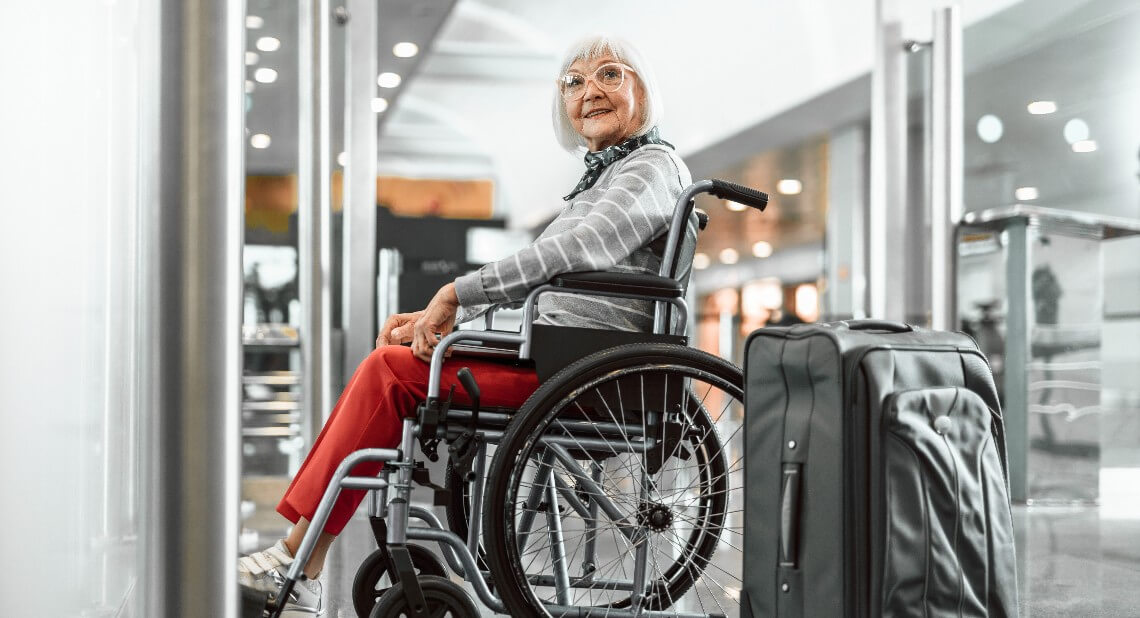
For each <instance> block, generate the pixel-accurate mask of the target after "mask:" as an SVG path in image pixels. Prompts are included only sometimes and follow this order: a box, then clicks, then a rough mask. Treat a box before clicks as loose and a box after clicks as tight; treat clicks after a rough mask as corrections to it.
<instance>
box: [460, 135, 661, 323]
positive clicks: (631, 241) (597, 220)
mask: <svg viewBox="0 0 1140 618" xmlns="http://www.w3.org/2000/svg"><path fill="white" fill-rule="evenodd" d="M617 165H620V167H619V168H618V169H616V170H615V171H614V177H613V179H612V180H611V181H610V186H609V188H608V189H606V191H605V192H604V193H603V194H602V195H601V197H599V198H598V199H597V201H595V202H594V203H593V206H592V208H591V209H590V211H589V212H588V213H587V214H586V216H585V217H583V218H582V219H580V220H579V221H578V223H577V224H576V225H574V226H573V227H571V228H569V229H566V230H563V231H561V232H559V233H557V234H552V235H549V236H546V235H544V236H540V237H539V238H538V240H536V241H535V242H534V243H532V244H531V245H529V246H527V247H525V248H523V249H522V250H520V251H518V252H517V253H515V254H514V255H511V256H508V257H506V258H504V259H502V260H499V261H496V262H490V263H488V264H485V265H483V267H481V268H480V269H479V270H477V271H475V272H473V273H469V274H467V275H464V276H462V277H459V278H458V279H456V280H455V292H456V295H457V296H458V297H459V302H460V305H461V306H463V307H471V308H474V307H475V306H477V305H486V304H498V303H509V302H518V301H521V300H524V299H525V298H526V295H527V293H528V292H529V291H530V290H531V289H533V288H535V287H537V286H538V285H541V284H543V283H545V282H547V281H549V280H550V278H551V277H554V276H555V275H559V274H562V273H567V272H578V271H590V270H607V269H609V268H610V267H612V266H613V265H614V264H617V263H618V262H620V261H621V260H623V259H625V258H626V257H627V256H629V255H630V254H631V253H633V252H634V251H635V250H637V249H638V248H640V247H642V246H643V245H645V244H648V243H649V242H650V241H651V240H653V239H654V238H656V237H657V236H659V235H660V234H661V233H662V232H664V231H665V230H666V229H667V228H668V226H669V222H670V220H671V219H672V215H673V205H674V200H675V199H676V197H677V195H679V193H680V190H681V187H680V186H679V185H680V181H679V178H678V170H677V167H676V164H675V163H674V162H673V160H672V159H671V158H670V156H669V154H668V153H667V152H663V151H661V150H658V149H651V148H646V149H644V150H639V151H637V152H634V153H633V154H631V155H629V156H628V157H626V158H625V159H623V160H622V161H620V162H619V163H618V164H617ZM469 313H472V312H467V311H465V312H464V315H468V314H469ZM476 315H477V314H476ZM470 317H474V315H471V316H470ZM468 319H470V318H468Z"/></svg>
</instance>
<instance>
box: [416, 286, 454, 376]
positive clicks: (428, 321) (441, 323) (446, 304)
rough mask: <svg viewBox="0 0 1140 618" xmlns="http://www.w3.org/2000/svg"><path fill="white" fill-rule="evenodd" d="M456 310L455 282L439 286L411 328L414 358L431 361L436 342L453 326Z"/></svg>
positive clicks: (426, 361)
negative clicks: (437, 334)
mask: <svg viewBox="0 0 1140 618" xmlns="http://www.w3.org/2000/svg"><path fill="white" fill-rule="evenodd" d="M458 311H459V297H457V296H456V295H455V284H454V283H448V284H447V285H445V286H443V287H442V288H439V291H438V292H436V293H435V297H434V298H432V299H431V302H430V303H428V306H427V308H425V309H424V310H423V311H421V312H420V316H419V318H418V319H417V320H416V323H415V328H414V329H413V332H414V334H413V337H412V353H413V354H415V355H416V358H418V359H420V360H422V361H424V362H425V363H430V362H431V355H432V352H434V351H435V346H436V344H437V343H439V340H440V339H442V338H443V337H444V336H445V335H447V334H448V333H450V332H451V331H452V329H454V328H455V314H456V312H458ZM436 333H439V336H436Z"/></svg>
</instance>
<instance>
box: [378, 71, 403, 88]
mask: <svg viewBox="0 0 1140 618" xmlns="http://www.w3.org/2000/svg"><path fill="white" fill-rule="evenodd" d="M376 85H377V86H380V87H381V88H395V87H396V86H399V85H400V76H399V75H397V74H396V73H381V74H380V76H379V77H377V78H376Z"/></svg>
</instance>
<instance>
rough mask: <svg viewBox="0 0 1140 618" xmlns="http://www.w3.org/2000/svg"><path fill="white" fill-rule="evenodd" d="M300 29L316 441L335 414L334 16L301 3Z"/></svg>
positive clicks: (301, 168) (300, 218)
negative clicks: (331, 51)
mask: <svg viewBox="0 0 1140 618" xmlns="http://www.w3.org/2000/svg"><path fill="white" fill-rule="evenodd" d="M298 15H299V17H300V19H299V22H300V27H299V33H298V34H299V36H298V41H299V46H298V47H299V48H298V55H299V62H298V84H299V86H298V93H299V95H300V101H299V110H300V125H299V127H298V134H297V135H298V140H297V141H298V146H299V148H300V152H299V153H298V154H299V159H298V166H297V167H298V179H297V194H298V195H297V197H298V200H297V223H298V245H299V246H298V248H297V249H298V258H299V260H298V261H299V265H300V273H299V284H300V292H301V312H302V321H301V325H302V326H301V368H302V372H303V378H302V380H303V383H302V387H301V388H302V397H303V401H304V406H303V409H304V413H305V418H306V419H308V428H309V438H310V440H311V439H312V438H313V436H315V435H316V433H317V431H319V430H320V427H321V425H323V424H324V419H325V415H327V414H329V412H330V411H331V410H332V401H331V396H330V388H329V385H330V383H331V381H332V380H331V366H330V362H329V361H330V357H331V355H332V351H331V348H330V344H329V341H330V338H331V332H332V325H331V320H330V317H331V316H330V315H329V314H330V312H331V292H330V289H329V286H330V278H329V272H330V267H329V262H330V259H329V258H330V249H329V227H330V219H331V212H330V210H331V204H330V198H329V174H330V161H329V79H328V78H329V52H328V49H329V10H328V0H301V3H300V11H299V13H298Z"/></svg>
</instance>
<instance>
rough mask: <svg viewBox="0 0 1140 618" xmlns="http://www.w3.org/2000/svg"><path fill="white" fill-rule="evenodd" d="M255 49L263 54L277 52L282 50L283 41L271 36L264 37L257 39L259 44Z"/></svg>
mask: <svg viewBox="0 0 1140 618" xmlns="http://www.w3.org/2000/svg"><path fill="white" fill-rule="evenodd" d="M255 47H257V48H258V49H260V50H261V51H263V52H271V51H277V50H278V49H280V48H281V41H279V40H277V39H275V38H273V37H271V36H263V37H261V38H260V39H257V44H256V45H255Z"/></svg>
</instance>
